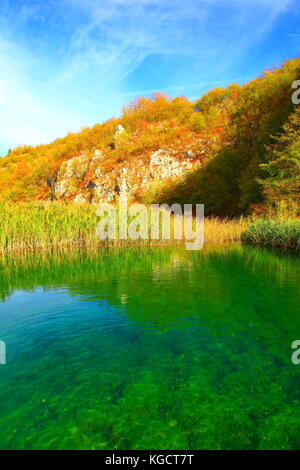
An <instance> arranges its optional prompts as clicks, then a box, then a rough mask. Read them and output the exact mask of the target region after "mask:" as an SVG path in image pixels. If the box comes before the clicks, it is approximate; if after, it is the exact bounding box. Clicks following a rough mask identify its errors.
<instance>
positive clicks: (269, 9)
mask: <svg viewBox="0 0 300 470" xmlns="http://www.w3.org/2000/svg"><path fill="white" fill-rule="evenodd" d="M299 20H300V11H299V8H298V0H0V122H1V125H0V155H4V154H6V152H7V150H8V148H13V147H15V146H17V145H21V144H39V143H47V142H50V141H51V140H53V139H55V138H56V137H60V136H63V135H65V134H66V133H67V132H68V131H74V130H79V129H80V127H83V126H90V125H93V124H95V123H96V122H101V121H103V120H105V119H107V118H109V117H112V116H117V115H118V114H119V113H120V111H121V107H122V105H124V104H126V103H128V102H130V101H132V100H133V99H134V98H135V97H136V96H139V95H149V94H151V93H152V92H154V91H165V92H167V93H168V94H170V95H171V96H177V95H185V96H187V97H189V98H190V99H196V98H197V97H199V96H200V95H201V94H202V93H203V92H204V91H206V90H207V89H210V88H212V87H214V86H216V85H221V86H222V85H224V86H225V85H226V84H229V83H231V82H238V83H243V82H245V81H248V80H249V79H251V78H253V77H255V76H257V75H258V74H259V73H261V72H262V71H263V70H264V69H265V68H271V67H273V66H276V65H279V64H280V63H281V62H282V61H283V60H285V59H286V58H290V57H296V56H298V55H299V52H300V21H299ZM299 78H300V77H299Z"/></svg>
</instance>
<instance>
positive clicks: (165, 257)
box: [0, 246, 300, 450]
mask: <svg viewBox="0 0 300 470" xmlns="http://www.w3.org/2000/svg"><path fill="white" fill-rule="evenodd" d="M299 280H300V261H299V259H296V258H293V257H288V256H285V255H279V254H274V253H271V252H268V251H262V250H260V249H256V248H251V247H239V246H237V247H229V248H223V249H209V250H207V249H206V250H204V251H201V252H187V251H185V250H184V249H180V248H170V249H169V248H161V249H160V248H155V249H148V248H142V249H135V248H131V249H127V250H117V249H115V250H114V251H113V250H112V251H109V250H102V251H101V253H99V254H98V255H92V254H88V253H85V252H80V253H78V254H73V255H70V254H69V255H61V256H45V257H41V256H40V257H38V256H35V257H28V258H23V259H20V260H18V259H16V258H15V259H14V258H11V259H7V258H3V259H1V260H0V297H1V298H2V302H1V301H0V340H3V341H5V342H6V347H7V364H6V365H0V448H1V449H170V450H179V449H180V450H184V449H190V450H192V449H300V406H299V405H300V365H299V366H295V365H293V364H292V363H291V352H292V350H291V343H292V342H293V341H294V340H295V339H300V311H299V310H300V309H299V305H300V292H299Z"/></svg>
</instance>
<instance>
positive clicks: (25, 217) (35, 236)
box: [0, 202, 247, 253]
mask: <svg viewBox="0 0 300 470" xmlns="http://www.w3.org/2000/svg"><path fill="white" fill-rule="evenodd" d="M0 214H1V216H0V217H1V219H0V220H1V223H0V252H2V253H6V252H27V251H36V250H39V251H41V250H42V251H49V250H52V251H53V250H62V249H65V248H67V249H69V248H71V249H72V248H75V247H89V248H91V249H97V248H98V247H101V246H121V247H122V246H128V245H130V246H133V245H135V246H136V245H138V246H143V245H147V246H149V245H173V244H175V245H178V244H181V243H183V242H184V240H115V241H114V240H107V241H100V240H99V239H98V237H97V234H96V226H97V222H98V218H97V215H96V207H95V206H92V205H90V204H66V203H61V202H51V203H50V202H49V203H39V202H28V203H16V204H13V203H6V202H5V203H0ZM246 225H247V224H246V220H244V219H239V220H229V219H228V220H223V219H217V218H210V219H206V220H205V225H204V226H205V243H212V244H225V243H234V242H240V240H241V235H242V233H243V231H244V230H245V229H246Z"/></svg>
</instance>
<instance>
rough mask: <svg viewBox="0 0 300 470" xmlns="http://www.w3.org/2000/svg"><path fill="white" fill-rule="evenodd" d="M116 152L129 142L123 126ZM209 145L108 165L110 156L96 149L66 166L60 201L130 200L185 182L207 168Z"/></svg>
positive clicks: (58, 181) (57, 188) (59, 186)
mask: <svg viewBox="0 0 300 470" xmlns="http://www.w3.org/2000/svg"><path fill="white" fill-rule="evenodd" d="M115 136H116V137H115V146H116V147H115V148H117V146H118V143H119V142H120V141H122V140H124V139H125V138H126V135H125V131H124V129H123V128H121V126H119V127H118V128H117V130H116V134H115ZM208 145H209V142H205V143H204V142H199V149H198V151H196V152H195V150H191V149H189V148H185V149H183V150H182V149H181V150H180V151H179V150H176V149H174V148H161V149H158V150H156V151H153V152H152V153H150V154H149V155H140V156H138V157H136V158H135V159H134V161H133V160H132V159H130V160H128V161H126V160H125V161H122V162H116V163H115V164H114V165H113V166H112V165H111V164H110V165H109V166H108V165H107V156H106V155H105V153H104V152H103V151H100V150H98V149H95V150H94V151H93V153H90V152H89V153H88V154H82V155H79V156H76V157H73V158H71V159H69V160H67V161H65V162H63V163H62V165H61V167H60V170H59V172H58V174H57V177H56V181H55V184H54V187H53V189H54V196H55V198H56V199H65V200H73V201H74V202H90V203H93V204H98V203H99V202H104V201H114V200H118V198H119V197H127V198H128V199H129V200H130V199H131V200H135V199H138V196H141V195H143V194H146V193H147V192H149V191H151V190H157V189H159V187H160V186H161V185H162V184H164V183H167V182H169V183H170V184H172V183H176V182H179V181H180V180H182V179H183V178H184V177H185V176H186V174H187V173H188V172H189V171H192V170H194V169H196V168H197V167H199V166H201V165H202V164H203V160H204V158H205V156H206V154H207V152H208Z"/></svg>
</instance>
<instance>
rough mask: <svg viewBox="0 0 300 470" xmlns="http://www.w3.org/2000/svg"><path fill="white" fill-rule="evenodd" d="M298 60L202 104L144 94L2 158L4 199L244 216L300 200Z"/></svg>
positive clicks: (208, 95)
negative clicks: (174, 205)
mask: <svg viewBox="0 0 300 470" xmlns="http://www.w3.org/2000/svg"><path fill="white" fill-rule="evenodd" d="M299 77H300V59H299V58H298V59H295V60H289V61H286V62H285V63H284V64H283V65H282V67H280V68H275V69H274V70H272V71H265V72H264V73H263V74H262V75H261V76H260V77H258V78H257V79H255V80H252V81H251V82H249V83H247V84H245V85H243V86H239V85H237V84H232V85H230V86H229V87H227V88H215V89H213V90H211V91H209V92H208V93H206V94H204V95H203V96H202V97H201V98H200V99H199V100H198V101H196V102H190V101H189V100H187V99H186V98H184V97H177V98H174V99H170V98H169V97H167V96H165V95H163V94H156V95H155V96H153V97H151V98H143V97H142V98H138V99H136V100H135V101H134V102H133V103H131V104H129V105H128V106H127V107H125V108H124V109H123V112H122V115H121V116H120V117H119V118H114V119H110V120H108V121H106V122H104V123H103V124H96V125H95V126H94V127H92V128H85V129H82V130H81V131H80V132H78V133H70V134H68V135H67V136H66V137H64V138H61V139H57V140H56V141H54V142H53V143H51V144H49V145H40V146H37V147H30V146H23V147H18V148H16V149H14V150H12V151H10V152H9V154H8V155H7V156H6V157H4V158H2V159H0V199H1V200H10V201H13V202H19V201H30V200H54V199H61V200H65V201H76V202H80V201H87V202H92V203H94V204H96V203H98V202H99V201H100V200H108V201H111V200H115V199H117V198H118V197H119V195H120V194H122V193H126V194H127V196H128V197H129V198H130V199H132V200H137V201H145V202H175V201H176V202H199V203H205V206H206V214H216V215H221V216H225V215H229V216H234V215H239V214H241V213H247V212H249V211H251V210H257V211H259V210H262V208H263V207H264V206H265V205H266V204H271V205H274V204H277V203H278V202H280V201H281V200H282V199H285V200H293V201H298V199H299V192H300V191H299V171H300V166H299V158H300V157H299V148H300V141H299V132H298V131H299V110H297V108H296V107H295V105H293V103H292V101H291V95H292V91H293V90H292V88H291V85H292V83H293V81H294V80H296V79H297V78H299Z"/></svg>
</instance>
